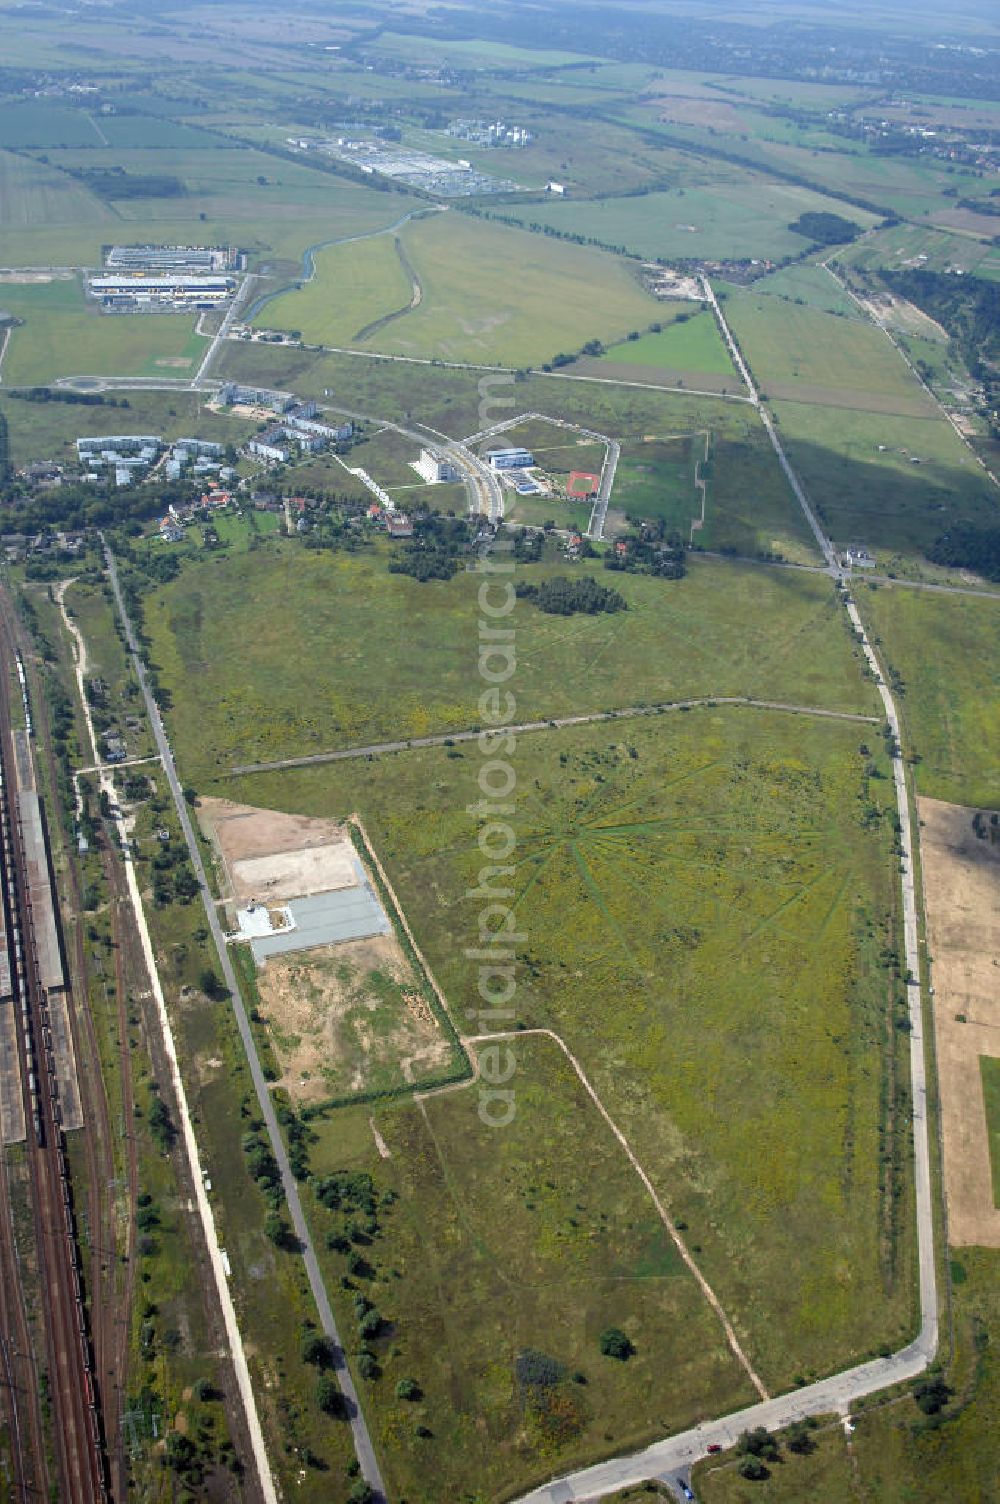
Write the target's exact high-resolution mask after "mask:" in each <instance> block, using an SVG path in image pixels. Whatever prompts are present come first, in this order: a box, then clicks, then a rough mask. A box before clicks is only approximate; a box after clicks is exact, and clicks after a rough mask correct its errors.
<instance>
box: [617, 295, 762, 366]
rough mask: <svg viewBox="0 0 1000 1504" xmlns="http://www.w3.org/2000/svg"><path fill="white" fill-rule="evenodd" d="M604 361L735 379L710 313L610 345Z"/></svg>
mask: <svg viewBox="0 0 1000 1504" xmlns="http://www.w3.org/2000/svg"><path fill="white" fill-rule="evenodd" d="M668 307H669V305H668ZM606 359H607V360H608V361H609V362H611V363H613V364H614V365H621V366H646V367H649V368H652V369H654V370H655V369H658V368H660V367H664V368H666V369H668V370H674V371H697V372H702V371H704V372H706V373H708V374H714V375H719V376H734V375H735V372H734V370H733V363H732V361H731V360H730V358H729V352H728V350H727V349H726V347H725V345H724V344H723V342H722V335H721V334H720V333H719V329H718V326H717V324H716V322H715V319H714V318H713V316H712V315H711V314H710V313H695V314H694V316H693V317H691V318H687V319H683V320H681V321H678V320H677V319H676V318H675V319H674V320H673V322H672V323H671V324H669V325H668V326H667V328H666V329H662V330H661V331H660V332H659V333H658V334H642V335H640V337H639V338H638V339H634V340H625V341H623V342H622V343H620V344H617V345H612V346H611V348H610V349H609V350H608V352H607V356H606ZM636 375H637V376H638V375H639V373H638V372H636ZM736 384H737V385H738V383H736Z"/></svg>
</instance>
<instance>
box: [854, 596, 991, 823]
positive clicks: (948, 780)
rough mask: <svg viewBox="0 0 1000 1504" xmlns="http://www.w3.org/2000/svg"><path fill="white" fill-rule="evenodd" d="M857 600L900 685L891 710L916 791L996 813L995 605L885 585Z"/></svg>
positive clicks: (988, 602)
mask: <svg viewBox="0 0 1000 1504" xmlns="http://www.w3.org/2000/svg"><path fill="white" fill-rule="evenodd" d="M856 594H857V601H858V607H859V609H860V610H861V612H862V613H863V615H864V617H865V619H866V620H867V621H868V622H869V624H870V628H871V630H872V631H873V632H874V634H875V641H876V643H877V644H878V651H879V652H880V653H881V654H882V656H883V659H884V661H885V663H886V665H887V667H889V666H891V668H892V669H893V670H894V671H895V673H896V674H898V675H899V676H900V678H901V679H902V681H903V685H904V689H903V692H902V694H901V695H900V696H899V699H898V704H899V709H900V713H901V714H902V717H903V721H904V724H905V726H906V735H907V743H908V745H909V746H910V747H912V749H913V751H915V752H916V753H917V754H918V756H919V758H920V761H919V763H918V765H917V768H916V780H917V787H918V788H919V790H920V792H921V793H922V794H926V795H928V796H929V797H931V798H934V799H944V800H947V801H949V802H950V803H952V804H965V805H972V806H980V807H982V808H984V809H989V808H996V807H997V806H998V805H1000V694H998V690H1000V601H997V600H986V599H984V600H974V599H971V598H969V597H968V596H964V597H963V596H948V595H938V594H932V593H931V592H930V591H925V590H915V589H908V588H906V587H905V586H895V587H892V586H888V585H880V586H879V587H878V588H877V589H873V588H871V587H867V588H860V589H858V590H857V592H856ZM929 645H932V646H933V651H929Z"/></svg>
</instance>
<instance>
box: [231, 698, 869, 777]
mask: <svg viewBox="0 0 1000 1504" xmlns="http://www.w3.org/2000/svg"><path fill="white" fill-rule="evenodd" d="M716 705H726V706H742V707H744V708H746V709H749V710H771V711H776V712H778V713H780V714H783V715H809V716H817V717H818V718H819V719H821V720H829V721H848V722H853V723H854V724H857V725H865V726H877V725H878V724H879V717H878V716H877V715H863V714H862V713H861V712H860V711H856V710H827V709H824V708H823V707H822V706H820V705H794V704H791V703H788V702H786V701H783V700H758V699H754V698H752V697H751V696H750V695H704V696H701V697H699V698H697V699H692V700H661V701H658V702H657V703H656V704H654V705H626V706H623V707H622V709H621V710H595V711H592V712H589V713H588V714H587V715H563V716H552V717H550V718H549V719H548V720H545V721H524V722H522V723H521V724H520V725H519V726H508V727H507V730H508V732H509V733H510V734H511V735H516V736H526V735H528V734H529V733H531V732H535V731H565V730H566V729H567V728H569V727H573V726H594V725H600V724H601V723H602V722H606V721H629V720H635V719H637V718H638V717H641V716H650V715H664V714H666V713H667V712H668V711H670V710H702V709H712V708H713V707H714V706H716ZM490 734H491V733H490V731H489V730H488V728H484V727H480V726H475V727H467V728H466V729H464V730H459V731H441V732H437V733H435V734H434V735H433V736H412V737H408V738H406V739H401V740H399V741H392V742H372V743H371V744H370V745H369V746H365V747H341V748H338V749H336V750H334V751H329V752H304V753H303V754H302V755H301V756H300V757H278V758H275V759H274V760H273V761H271V762H251V763H241V764H237V765H234V766H233V767H231V768H230V769H229V771H228V773H224V774H222V775H221V776H222V777H224V778H249V777H251V776H252V775H253V774H255V773H282V772H285V771H287V770H288V769H290V768H308V767H312V766H313V765H317V766H318V765H320V764H322V763H327V762H349V761H350V760H351V759H352V758H358V757H381V756H384V755H385V754H386V753H391V752H415V751H419V750H420V749H421V748H423V747H449V746H451V745H452V743H453V742H471V741H475V740H476V738H477V737H480V736H489V735H490Z"/></svg>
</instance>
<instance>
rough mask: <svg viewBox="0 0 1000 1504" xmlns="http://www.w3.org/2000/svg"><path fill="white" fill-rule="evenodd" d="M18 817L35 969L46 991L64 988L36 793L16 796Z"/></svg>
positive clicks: (50, 885) (44, 843)
mask: <svg viewBox="0 0 1000 1504" xmlns="http://www.w3.org/2000/svg"><path fill="white" fill-rule="evenodd" d="M17 807H18V817H19V819H20V822H21V835H22V840H23V843H24V855H25V865H26V867H27V880H28V898H29V900H30V903H31V917H32V928H33V930H34V936H35V945H36V947H37V949H38V972H39V977H40V979H41V983H42V986H43V987H45V988H46V989H47V990H51V989H53V988H56V987H64V986H65V984H66V979H65V975H64V973H63V964H62V954H61V952H60V949H59V930H58V927H57V925H56V916H55V908H54V903H53V893H52V882H51V880H50V876H49V856H48V847H47V845H46V840H45V828H44V825H43V823H42V808H41V803H40V801H39V798H38V795H37V794H33V793H29V792H26V791H24V792H21V793H19V794H18V796H17Z"/></svg>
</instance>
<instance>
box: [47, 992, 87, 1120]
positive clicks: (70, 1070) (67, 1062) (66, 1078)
mask: <svg viewBox="0 0 1000 1504" xmlns="http://www.w3.org/2000/svg"><path fill="white" fill-rule="evenodd" d="M48 1002H49V1028H50V1029H51V1031H52V1057H53V1059H54V1061H55V1067H56V1080H57V1081H58V1083H59V1106H60V1108H61V1109H62V1125H63V1127H64V1128H82V1127H83V1106H82V1104H81V1101H80V1083H79V1080H78V1079H77V1074H76V1051H75V1050H74V1048H73V1034H72V1030H71V1029H70V1022H69V998H68V996H67V994H66V993H65V992H54V993H52V994H51V995H50V997H49V1000H48Z"/></svg>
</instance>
